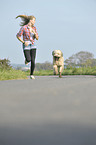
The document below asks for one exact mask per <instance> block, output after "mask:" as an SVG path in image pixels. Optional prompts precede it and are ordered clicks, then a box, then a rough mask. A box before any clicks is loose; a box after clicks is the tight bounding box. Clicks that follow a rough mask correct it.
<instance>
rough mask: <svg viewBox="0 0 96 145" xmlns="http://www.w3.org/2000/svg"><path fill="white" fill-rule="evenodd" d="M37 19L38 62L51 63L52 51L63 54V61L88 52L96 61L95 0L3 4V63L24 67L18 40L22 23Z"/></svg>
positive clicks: (3, 0)
mask: <svg viewBox="0 0 96 145" xmlns="http://www.w3.org/2000/svg"><path fill="white" fill-rule="evenodd" d="M20 14H27V15H34V16H35V17H36V24H35V26H36V28H37V31H38V34H39V40H38V41H36V43H37V47H38V49H37V55H36V62H39V63H42V62H45V61H49V62H52V51H53V50H55V49H60V50H62V52H63V54H64V58H65V59H67V58H68V57H70V56H71V55H73V54H75V53H77V52H79V51H88V52H91V53H93V54H94V57H95V58H96V0H28V1H27V0H8V1H7V0H1V1H0V28H1V29H0V34H1V36H0V59H4V58H8V59H9V60H10V61H11V63H18V64H23V63H24V55H23V51H22V50H23V49H22V44H21V42H19V41H18V40H17V38H16V33H17V32H18V31H19V29H20V25H19V24H20V22H21V19H20V18H18V19H15V17H16V16H17V15H20Z"/></svg>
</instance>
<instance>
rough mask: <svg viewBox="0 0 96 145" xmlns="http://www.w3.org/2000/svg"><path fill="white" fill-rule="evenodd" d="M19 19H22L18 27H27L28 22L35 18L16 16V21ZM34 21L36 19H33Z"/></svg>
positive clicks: (31, 16)
mask: <svg viewBox="0 0 96 145" xmlns="http://www.w3.org/2000/svg"><path fill="white" fill-rule="evenodd" d="M18 17H20V18H21V19H22V22H21V24H20V26H24V25H27V24H28V23H29V21H30V20H33V18H35V17H34V16H33V15H30V16H27V15H18V16H17V17H16V19H17V18H18ZM35 19H36V18H35Z"/></svg>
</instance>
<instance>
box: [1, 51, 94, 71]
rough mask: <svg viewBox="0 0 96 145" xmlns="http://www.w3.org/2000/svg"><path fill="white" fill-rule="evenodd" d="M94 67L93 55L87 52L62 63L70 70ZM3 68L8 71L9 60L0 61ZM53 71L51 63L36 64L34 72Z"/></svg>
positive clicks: (81, 52) (79, 53)
mask: <svg viewBox="0 0 96 145" xmlns="http://www.w3.org/2000/svg"><path fill="white" fill-rule="evenodd" d="M94 66H96V59H95V58H94V55H93V54H92V53H90V52H87V51H80V52H78V53H76V54H73V55H72V56H70V57H69V58H68V59H66V60H65V61H64V67H65V68H70V67H75V68H77V67H94ZM1 68H5V69H9V68H11V64H10V60H8V59H0V69H1ZM52 69H53V63H51V62H48V61H46V62H44V63H36V67H35V70H36V71H39V70H52Z"/></svg>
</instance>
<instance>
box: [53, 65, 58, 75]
mask: <svg viewBox="0 0 96 145" xmlns="http://www.w3.org/2000/svg"><path fill="white" fill-rule="evenodd" d="M53 69H54V75H57V74H58V67H57V65H54V66H53Z"/></svg>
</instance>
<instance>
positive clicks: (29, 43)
mask: <svg viewBox="0 0 96 145" xmlns="http://www.w3.org/2000/svg"><path fill="white" fill-rule="evenodd" d="M18 17H20V18H21V19H22V22H21V25H20V26H22V27H21V28H20V31H19V32H18V33H17V35H16V36H17V38H18V40H19V41H20V42H22V44H23V52H24V56H25V64H28V63H29V62H31V66H30V78H31V79H35V77H34V76H33V72H34V69H35V58H36V48H37V47H36V45H35V40H38V38H39V37H38V33H37V29H36V27H35V26H34V24H35V20H36V18H35V17H34V16H33V15H31V16H27V15H18V16H17V17H16V18H18ZM22 36H23V38H22Z"/></svg>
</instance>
